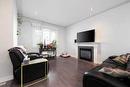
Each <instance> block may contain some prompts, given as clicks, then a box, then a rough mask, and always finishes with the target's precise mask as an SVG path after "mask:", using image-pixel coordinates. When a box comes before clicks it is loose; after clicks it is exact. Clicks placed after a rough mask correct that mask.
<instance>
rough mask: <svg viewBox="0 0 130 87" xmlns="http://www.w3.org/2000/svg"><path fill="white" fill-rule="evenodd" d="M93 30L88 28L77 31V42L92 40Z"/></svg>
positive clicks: (93, 39) (93, 37) (93, 38)
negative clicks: (87, 29)
mask: <svg viewBox="0 0 130 87" xmlns="http://www.w3.org/2000/svg"><path fill="white" fill-rule="evenodd" d="M94 41H95V30H89V31H84V32H79V33H77V42H94Z"/></svg>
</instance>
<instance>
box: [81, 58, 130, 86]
mask: <svg viewBox="0 0 130 87" xmlns="http://www.w3.org/2000/svg"><path fill="white" fill-rule="evenodd" d="M114 57H115V56H111V57H109V58H108V59H106V60H105V61H104V62H103V63H102V64H101V65H99V66H97V67H95V68H93V69H92V70H90V71H88V72H85V74H84V76H83V87H130V78H128V77H124V78H123V77H122V78H117V77H113V76H110V75H107V74H104V73H101V72H98V70H100V69H101V68H102V67H112V68H119V69H122V70H127V69H129V70H130V59H129V60H128V62H127V64H125V65H124V64H120V63H118V62H115V61H113V60H112V59H113V58H114Z"/></svg>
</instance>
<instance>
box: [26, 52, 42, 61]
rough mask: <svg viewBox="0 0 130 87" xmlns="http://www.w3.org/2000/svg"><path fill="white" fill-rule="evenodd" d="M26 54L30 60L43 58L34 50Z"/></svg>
mask: <svg viewBox="0 0 130 87" xmlns="http://www.w3.org/2000/svg"><path fill="white" fill-rule="evenodd" d="M27 55H28V57H29V58H30V60H34V59H38V58H43V56H42V55H41V54H40V53H36V52H30V53H27Z"/></svg>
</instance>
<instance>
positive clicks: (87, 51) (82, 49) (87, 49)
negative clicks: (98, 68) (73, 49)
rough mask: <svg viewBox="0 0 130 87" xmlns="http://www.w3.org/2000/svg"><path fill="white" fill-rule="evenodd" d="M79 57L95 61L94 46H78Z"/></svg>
mask: <svg viewBox="0 0 130 87" xmlns="http://www.w3.org/2000/svg"><path fill="white" fill-rule="evenodd" d="M78 57H79V59H84V60H87V61H91V62H93V59H94V58H93V57H94V48H93V46H78Z"/></svg>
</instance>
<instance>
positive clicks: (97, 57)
mask: <svg viewBox="0 0 130 87" xmlns="http://www.w3.org/2000/svg"><path fill="white" fill-rule="evenodd" d="M78 46H92V47H93V48H94V59H93V60H94V61H93V62H94V63H96V64H100V63H101V62H102V61H101V47H100V43H97V42H89V43H85V42H84V43H77V53H76V54H77V55H76V56H77V57H78Z"/></svg>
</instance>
